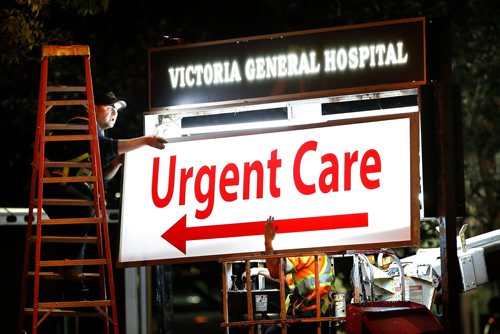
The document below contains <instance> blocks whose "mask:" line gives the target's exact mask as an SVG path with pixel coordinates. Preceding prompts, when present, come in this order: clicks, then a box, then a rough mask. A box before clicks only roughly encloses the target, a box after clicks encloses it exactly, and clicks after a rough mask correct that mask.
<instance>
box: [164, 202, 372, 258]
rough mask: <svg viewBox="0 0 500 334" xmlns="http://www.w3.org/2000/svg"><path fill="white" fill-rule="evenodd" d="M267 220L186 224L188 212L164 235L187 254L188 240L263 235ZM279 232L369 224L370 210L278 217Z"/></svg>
mask: <svg viewBox="0 0 500 334" xmlns="http://www.w3.org/2000/svg"><path fill="white" fill-rule="evenodd" d="M265 223H266V222H265V221H259V222H252V223H238V224H224V225H211V226H193V227H186V215H184V217H182V218H181V219H179V221H177V223H175V224H174V225H172V226H171V227H170V228H169V229H168V230H167V231H166V232H165V233H163V234H162V235H161V237H162V238H163V239H165V240H166V241H167V242H169V243H170V244H172V245H173V246H174V247H175V248H177V249H178V250H180V251H181V252H183V253H184V254H186V241H192V240H205V239H218V238H234V237H246V236H251V235H263V234H264V224H265ZM274 224H275V225H276V226H278V231H277V233H292V232H308V231H320V230H333V229H339V228H353V227H366V226H368V213H366V212H364V213H353V214H345V215H335V216H322V217H309V218H293V219H282V220H275V221H274Z"/></svg>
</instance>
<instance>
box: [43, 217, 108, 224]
mask: <svg viewBox="0 0 500 334" xmlns="http://www.w3.org/2000/svg"><path fill="white" fill-rule="evenodd" d="M102 222H103V219H102V218H96V217H92V218H56V219H41V220H40V221H39V224H42V225H73V224H101V223H102Z"/></svg>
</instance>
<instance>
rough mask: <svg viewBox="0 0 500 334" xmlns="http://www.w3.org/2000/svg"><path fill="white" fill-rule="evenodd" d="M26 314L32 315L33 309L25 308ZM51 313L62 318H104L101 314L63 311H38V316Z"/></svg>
mask: <svg viewBox="0 0 500 334" xmlns="http://www.w3.org/2000/svg"><path fill="white" fill-rule="evenodd" d="M24 312H26V314H32V313H33V308H25V309H24ZM48 312H50V315H51V316H62V317H86V318H87V317H100V316H102V315H101V314H100V313H98V312H97V311H96V312H82V311H75V310H61V309H52V310H50V309H40V308H39V309H38V314H45V313H48Z"/></svg>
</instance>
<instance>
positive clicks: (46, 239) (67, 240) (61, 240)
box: [31, 235, 97, 244]
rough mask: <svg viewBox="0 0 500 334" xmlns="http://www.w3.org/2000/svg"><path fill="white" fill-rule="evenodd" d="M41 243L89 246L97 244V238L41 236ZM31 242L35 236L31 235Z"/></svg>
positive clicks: (34, 239)
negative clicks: (85, 244)
mask: <svg viewBox="0 0 500 334" xmlns="http://www.w3.org/2000/svg"><path fill="white" fill-rule="evenodd" d="M40 240H41V241H42V242H47V243H49V242H50V243H62V244H83V243H89V244H96V243H97V237H68V236H59V235H58V236H53V235H51V236H42V237H41V238H40ZM31 241H33V242H34V241H36V236H34V235H32V236H31Z"/></svg>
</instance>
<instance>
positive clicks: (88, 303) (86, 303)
mask: <svg viewBox="0 0 500 334" xmlns="http://www.w3.org/2000/svg"><path fill="white" fill-rule="evenodd" d="M95 306H111V301H110V300H82V301H71V302H42V303H39V304H38V307H39V308H41V309H57V308H61V309H62V308H74V307H95Z"/></svg>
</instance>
